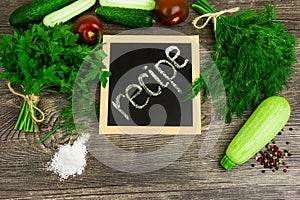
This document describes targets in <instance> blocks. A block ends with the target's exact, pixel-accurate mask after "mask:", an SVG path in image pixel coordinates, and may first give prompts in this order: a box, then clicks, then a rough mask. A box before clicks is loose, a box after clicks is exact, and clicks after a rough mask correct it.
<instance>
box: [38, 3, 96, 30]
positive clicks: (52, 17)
mask: <svg viewBox="0 0 300 200" xmlns="http://www.w3.org/2000/svg"><path fill="white" fill-rule="evenodd" d="M95 3H96V0H77V1H75V2H73V3H72V4H70V5H68V6H66V7H63V8H61V9H59V10H57V11H54V12H53V13H50V14H48V15H47V16H45V17H44V19H43V23H44V25H45V26H50V27H53V26H55V25H57V24H61V23H65V22H67V21H69V20H70V19H72V18H73V17H75V16H77V15H79V14H81V13H83V12H84V11H86V10H88V9H89V8H91V7H92V6H93V5H95Z"/></svg>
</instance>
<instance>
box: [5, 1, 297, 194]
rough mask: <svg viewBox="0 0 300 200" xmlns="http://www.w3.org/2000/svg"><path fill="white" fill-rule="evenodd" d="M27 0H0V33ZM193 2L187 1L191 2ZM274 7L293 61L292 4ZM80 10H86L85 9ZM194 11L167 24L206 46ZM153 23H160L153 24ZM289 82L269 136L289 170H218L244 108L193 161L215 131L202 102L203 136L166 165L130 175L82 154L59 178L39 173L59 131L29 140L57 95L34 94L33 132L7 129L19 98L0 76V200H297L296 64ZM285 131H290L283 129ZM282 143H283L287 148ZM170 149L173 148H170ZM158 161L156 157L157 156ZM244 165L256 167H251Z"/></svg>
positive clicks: (223, 4) (111, 30) (119, 140)
mask: <svg viewBox="0 0 300 200" xmlns="http://www.w3.org/2000/svg"><path fill="white" fill-rule="evenodd" d="M26 2H29V0H1V2H0V34H1V35H2V34H11V33H12V28H11V27H10V26H9V24H8V18H9V15H10V13H11V12H12V11H13V10H14V9H15V8H17V7H18V6H20V5H22V4H24V3H26ZM192 2H193V1H191V0H190V1H189V3H190V4H192ZM209 2H210V3H211V4H212V5H213V6H214V7H216V8H219V9H226V8H231V7H236V6H239V7H241V9H242V10H245V9H247V8H249V7H251V8H254V9H262V8H263V5H264V4H265V3H269V1H268V0H251V1H246V0H226V1H216V0H210V1H209ZM272 2H274V4H276V5H277V10H278V16H279V19H278V21H280V22H282V23H283V24H284V25H285V26H286V27H287V31H288V32H289V33H291V34H294V35H296V37H297V41H298V47H297V50H296V51H297V52H296V53H297V57H298V59H299V58H300V45H299V44H300V39H299V38H300V15H299V13H300V2H299V1H298V0H285V1H279V0H274V1H272ZM88 12H92V9H91V11H88ZM196 16H198V14H197V13H195V12H194V11H193V10H191V12H190V15H189V18H188V20H187V22H185V23H183V24H181V25H178V26H174V27H172V30H175V31H179V32H182V33H184V34H187V35H192V34H200V37H201V45H203V46H204V47H209V46H210V45H211V44H213V43H214V38H213V33H212V25H211V24H210V25H209V26H207V27H206V28H205V29H204V30H201V31H197V30H195V29H194V28H193V27H192V25H191V23H190V22H191V20H192V19H193V18H195V17H196ZM154 27H163V26H162V25H161V24H160V23H156V24H154ZM105 29H106V33H107V34H118V33H120V32H122V31H125V30H127V29H126V28H124V27H121V26H117V25H112V24H108V23H105ZM295 70H296V72H295V73H294V74H293V76H292V79H291V80H290V88H289V89H285V90H283V91H282V93H281V95H283V96H284V97H286V98H287V99H288V100H289V102H290V104H291V107H292V114H291V118H290V120H289V122H288V124H287V125H286V127H285V128H284V131H283V132H282V133H283V134H282V135H279V136H277V137H276V138H275V140H276V141H277V144H278V145H279V146H281V147H282V148H286V149H290V150H291V151H292V156H291V157H288V158H287V159H286V161H287V162H288V164H289V165H290V169H289V172H288V173H286V174H284V173H282V172H279V171H278V172H275V173H273V172H272V171H270V170H266V173H265V174H262V173H261V170H262V169H263V168H262V167H261V166H259V165H258V164H257V162H256V161H255V159H254V158H252V159H251V160H249V161H248V162H247V163H245V164H243V165H240V166H237V167H235V168H234V169H233V170H232V171H230V172H226V171H225V170H224V169H222V167H220V165H219V161H220V159H221V158H222V156H223V154H224V153H225V150H226V147H227V145H228V144H229V142H230V140H231V139H232V138H233V137H234V135H235V134H236V133H237V131H238V130H239V128H240V127H241V126H242V124H243V123H244V122H245V120H246V119H247V117H248V116H249V114H250V113H245V115H244V118H242V119H240V118H237V117H234V119H233V123H231V124H228V125H226V126H225V128H224V130H223V131H222V134H221V135H220V137H219V138H218V141H217V143H216V145H214V148H213V149H212V151H211V152H210V153H209V154H208V155H207V156H206V157H205V158H201V159H200V158H199V149H200V148H201V145H203V141H204V140H205V138H208V141H207V140H205V142H208V143H209V144H210V143H211V144H213V143H214V139H215V138H214V136H215V135H216V134H218V133H219V132H220V130H216V129H211V128H210V127H209V126H208V125H209V122H210V119H211V112H210V102H207V103H205V104H204V105H203V108H202V110H203V111H202V114H203V122H202V123H203V127H204V130H203V135H201V136H197V137H196V138H195V140H194V142H193V143H192V145H191V146H190V147H189V148H188V150H187V151H186V152H184V153H183V155H182V156H181V157H180V158H179V159H178V160H177V161H175V162H173V163H171V164H170V165H169V166H167V167H166V168H163V169H160V170H158V171H154V172H151V173H145V174H130V173H125V172H120V171H117V170H114V169H112V168H110V167H107V166H105V165H104V164H102V163H101V162H99V161H98V160H97V159H96V158H95V157H94V156H93V155H91V154H88V159H87V162H88V163H87V167H86V170H85V172H84V173H83V175H81V176H76V177H72V178H70V179H68V180H67V181H64V182H60V181H59V179H58V177H57V176H54V175H53V174H51V173H50V172H47V171H46V165H47V162H48V161H49V160H50V159H51V156H53V154H54V153H55V151H56V147H57V146H58V145H59V144H60V143H62V142H65V141H66V140H68V138H67V136H66V134H65V132H64V130H59V131H58V133H57V134H55V135H54V136H53V137H51V138H50V139H49V140H47V141H46V142H45V144H43V145H37V144H36V142H37V141H38V140H39V139H40V138H41V137H42V136H44V135H45V134H46V133H47V132H49V131H50V130H51V129H52V128H53V126H54V125H55V122H56V120H57V116H58V114H59V111H60V110H61V109H62V108H63V107H64V106H65V105H66V104H67V101H66V99H65V97H64V96H63V95H60V94H55V95H53V94H50V93H42V94H41V98H42V101H41V102H40V107H41V108H42V109H43V110H44V111H45V114H46V116H47V117H46V121H45V123H43V124H42V125H41V131H40V132H39V133H36V134H27V133H23V132H20V131H14V130H13V126H14V123H15V122H16V120H17V117H18V114H19V110H20V107H21V103H22V100H21V99H20V98H17V97H16V96H14V95H13V94H11V93H10V92H9V90H8V89H7V86H6V84H7V80H2V81H0V96H1V100H0V108H1V109H0V199H300V181H299V177H300V130H299V125H300V102H299V99H300V64H297V65H295ZM290 129H292V130H290ZM110 139H111V141H113V142H114V143H115V144H116V145H118V146H120V148H123V149H126V150H128V151H136V152H140V151H154V150H156V149H159V148H161V147H163V146H164V145H166V144H167V143H168V142H169V141H170V140H171V139H172V137H171V136H156V137H154V138H150V139H139V140H137V139H133V138H130V137H125V136H110ZM286 141H289V142H290V144H289V145H287V144H286ZM175 148H176V147H175ZM157 156H158V158H160V157H161V156H164V155H157ZM251 164H256V166H255V167H251Z"/></svg>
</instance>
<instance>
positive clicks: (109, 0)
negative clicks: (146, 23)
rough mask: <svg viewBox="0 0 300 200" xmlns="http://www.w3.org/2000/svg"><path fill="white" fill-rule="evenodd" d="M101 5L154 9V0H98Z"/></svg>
mask: <svg viewBox="0 0 300 200" xmlns="http://www.w3.org/2000/svg"><path fill="white" fill-rule="evenodd" d="M99 3H100V5H101V6H111V7H121V8H134V9H141V10H148V11H151V10H154V9H155V3H156V2H155V0H138V1H137V0H126V1H124V0H99Z"/></svg>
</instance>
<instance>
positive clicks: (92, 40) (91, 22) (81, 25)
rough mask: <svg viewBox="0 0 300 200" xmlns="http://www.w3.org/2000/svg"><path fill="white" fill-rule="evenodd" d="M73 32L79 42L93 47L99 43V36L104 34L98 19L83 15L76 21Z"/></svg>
mask: <svg viewBox="0 0 300 200" xmlns="http://www.w3.org/2000/svg"><path fill="white" fill-rule="evenodd" d="M74 32H75V33H78V34H79V39H80V41H81V42H83V43H85V44H90V45H94V44H97V43H98V42H99V35H101V36H102V35H103V34H104V26H103V23H102V21H101V20H100V19H99V18H98V17H96V16H94V15H83V16H81V17H79V18H78V19H77V20H76V22H75V26H74Z"/></svg>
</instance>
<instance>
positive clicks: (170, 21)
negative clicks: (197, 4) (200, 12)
mask: <svg viewBox="0 0 300 200" xmlns="http://www.w3.org/2000/svg"><path fill="white" fill-rule="evenodd" d="M155 13H156V14H157V17H158V19H159V21H160V22H161V23H163V24H165V25H174V24H179V23H182V22H184V21H185V20H186V19H187V17H188V15H189V5H188V2H187V1H186V0H156V5H155Z"/></svg>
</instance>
